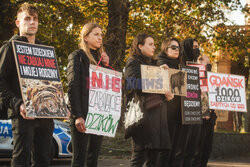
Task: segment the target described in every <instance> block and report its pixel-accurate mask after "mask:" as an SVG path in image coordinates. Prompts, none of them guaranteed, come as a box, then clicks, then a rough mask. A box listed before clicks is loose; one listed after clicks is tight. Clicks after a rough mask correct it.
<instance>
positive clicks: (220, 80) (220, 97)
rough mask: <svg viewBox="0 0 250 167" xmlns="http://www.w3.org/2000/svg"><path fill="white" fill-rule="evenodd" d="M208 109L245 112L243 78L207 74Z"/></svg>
mask: <svg viewBox="0 0 250 167" xmlns="http://www.w3.org/2000/svg"><path fill="white" fill-rule="evenodd" d="M207 76H208V90H209V108H210V109H215V110H226V111H239V112H247V105H246V92H245V77H244V76H239V75H232V74H221V73H212V72H208V73H207Z"/></svg>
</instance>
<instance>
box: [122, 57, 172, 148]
mask: <svg viewBox="0 0 250 167" xmlns="http://www.w3.org/2000/svg"><path fill="white" fill-rule="evenodd" d="M141 64H144V65H153V64H154V65H156V62H151V63H147V61H145V59H143V58H142V56H136V58H135V59H133V58H129V59H128V61H127V64H126V66H125V79H126V84H125V89H126V90H125V91H126V92H125V96H126V98H127V100H126V101H127V102H126V106H128V103H130V102H131V100H132V98H133V99H134V101H135V102H139V105H140V109H141V112H142V113H143V118H142V119H141V120H140V121H138V122H136V123H134V124H133V125H131V126H129V127H128V128H127V129H126V132H125V138H128V137H132V138H133V140H134V142H135V143H136V144H137V145H141V146H143V147H145V148H150V149H170V148H171V143H170V137H169V133H168V124H167V114H166V103H165V102H163V103H162V104H161V105H159V106H158V107H155V108H153V109H151V110H146V109H145V97H146V96H147V95H148V94H146V93H142V91H141V82H140V79H141V69H140V65H141ZM128 78H129V79H133V80H134V86H132V87H131V85H129V84H128V82H127V79H128ZM130 84H131V82H130Z"/></svg>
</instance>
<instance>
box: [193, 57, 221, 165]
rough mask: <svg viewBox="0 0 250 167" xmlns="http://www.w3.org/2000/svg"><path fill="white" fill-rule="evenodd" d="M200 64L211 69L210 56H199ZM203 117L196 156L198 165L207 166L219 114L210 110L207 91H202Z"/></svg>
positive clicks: (208, 69)
mask: <svg viewBox="0 0 250 167" xmlns="http://www.w3.org/2000/svg"><path fill="white" fill-rule="evenodd" d="M198 63H199V64H204V65H206V70H207V71H211V69H212V65H211V63H210V60H209V57H208V56H206V55H202V56H200V57H199V58H198ZM201 100H202V113H203V114H202V118H203V124H202V125H201V138H200V143H199V152H198V153H197V156H196V157H195V162H194V163H197V165H196V166H200V167H206V166H207V162H208V159H209V157H210V154H211V151H212V144H213V136H214V126H215V122H216V119H217V116H216V114H215V112H214V110H209V108H208V94H207V92H202V94H201Z"/></svg>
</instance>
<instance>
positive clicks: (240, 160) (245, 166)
mask: <svg viewBox="0 0 250 167" xmlns="http://www.w3.org/2000/svg"><path fill="white" fill-rule="evenodd" d="M98 166H99V167H119V166H120V167H129V160H121V159H103V160H99V165H98ZM208 167H250V157H235V158H233V157H232V158H226V159H216V160H210V161H209V163H208Z"/></svg>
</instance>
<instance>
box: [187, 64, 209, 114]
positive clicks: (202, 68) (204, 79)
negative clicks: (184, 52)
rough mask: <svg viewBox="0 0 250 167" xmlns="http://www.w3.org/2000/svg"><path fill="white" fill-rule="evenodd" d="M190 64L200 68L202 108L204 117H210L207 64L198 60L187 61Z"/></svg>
mask: <svg viewBox="0 0 250 167" xmlns="http://www.w3.org/2000/svg"><path fill="white" fill-rule="evenodd" d="M187 65H188V66H192V67H198V68H199V77H200V88H201V104H202V107H201V110H202V117H203V118H204V117H205V116H209V117H210V111H209V107H208V106H209V104H208V86H207V69H206V65H205V64H198V63H197V62H190V61H187Z"/></svg>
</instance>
